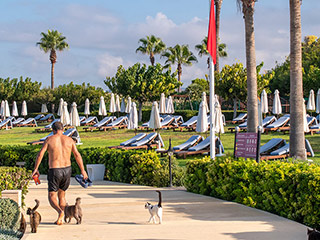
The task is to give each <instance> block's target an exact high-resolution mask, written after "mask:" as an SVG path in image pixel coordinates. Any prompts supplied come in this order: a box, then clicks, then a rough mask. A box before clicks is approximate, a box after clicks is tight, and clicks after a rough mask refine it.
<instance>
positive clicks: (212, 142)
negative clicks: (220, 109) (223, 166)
mask: <svg viewBox="0 0 320 240" xmlns="http://www.w3.org/2000/svg"><path fill="white" fill-rule="evenodd" d="M209 76H210V157H211V159H215V157H216V141H215V126H214V125H213V124H214V112H215V109H214V65H213V61H212V57H211V56H210V69H209Z"/></svg>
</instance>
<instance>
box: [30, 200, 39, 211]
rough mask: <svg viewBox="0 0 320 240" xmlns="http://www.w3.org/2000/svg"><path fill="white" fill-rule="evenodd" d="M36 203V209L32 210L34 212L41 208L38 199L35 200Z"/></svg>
mask: <svg viewBox="0 0 320 240" xmlns="http://www.w3.org/2000/svg"><path fill="white" fill-rule="evenodd" d="M34 201H35V202H36V205H35V206H34V208H32V212H34V211H35V210H37V208H38V207H39V204H40V201H39V200H38V199H35V200H34Z"/></svg>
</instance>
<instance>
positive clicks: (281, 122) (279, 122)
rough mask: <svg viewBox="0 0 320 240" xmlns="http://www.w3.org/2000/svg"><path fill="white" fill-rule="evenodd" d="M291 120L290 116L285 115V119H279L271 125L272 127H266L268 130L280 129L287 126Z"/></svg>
mask: <svg viewBox="0 0 320 240" xmlns="http://www.w3.org/2000/svg"><path fill="white" fill-rule="evenodd" d="M289 120H290V116H289V115H288V114H287V115H284V116H283V117H281V118H279V119H278V120H277V121H275V122H273V123H271V124H270V125H268V126H266V128H278V127H282V126H283V125H285V124H286V123H287V122H288V121H289Z"/></svg>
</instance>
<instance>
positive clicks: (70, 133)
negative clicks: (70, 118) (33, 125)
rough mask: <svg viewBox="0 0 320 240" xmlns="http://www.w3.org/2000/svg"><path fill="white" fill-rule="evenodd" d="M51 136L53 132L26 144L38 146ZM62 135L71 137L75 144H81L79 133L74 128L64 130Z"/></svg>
mask: <svg viewBox="0 0 320 240" xmlns="http://www.w3.org/2000/svg"><path fill="white" fill-rule="evenodd" d="M52 135H53V132H51V133H50V134H49V135H48V136H45V137H43V138H41V139H40V140H38V141H33V142H28V143H27V144H29V145H39V144H43V143H44V141H45V140H46V139H47V138H48V137H50V136H52ZM63 135H65V136H68V137H71V138H72V139H73V140H74V141H75V142H76V143H77V144H81V139H80V135H79V132H78V131H77V129H76V128H69V129H68V130H66V131H65V132H64V133H63Z"/></svg>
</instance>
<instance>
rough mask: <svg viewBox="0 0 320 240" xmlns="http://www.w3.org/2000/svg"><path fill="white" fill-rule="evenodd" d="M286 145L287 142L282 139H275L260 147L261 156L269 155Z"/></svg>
mask: <svg viewBox="0 0 320 240" xmlns="http://www.w3.org/2000/svg"><path fill="white" fill-rule="evenodd" d="M285 143H286V141H285V140H284V139H282V138H273V139H271V140H270V141H269V142H267V143H266V144H264V145H263V146H261V147H260V155H263V154H268V152H270V151H272V150H274V149H275V148H279V147H282V146H283V145H284V144H285Z"/></svg>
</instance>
